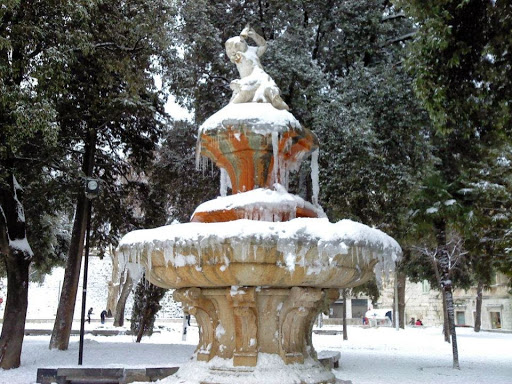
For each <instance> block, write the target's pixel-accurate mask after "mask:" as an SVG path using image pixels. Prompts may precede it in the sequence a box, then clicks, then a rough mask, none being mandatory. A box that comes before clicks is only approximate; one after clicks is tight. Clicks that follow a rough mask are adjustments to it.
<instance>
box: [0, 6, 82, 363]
mask: <svg viewBox="0 0 512 384" xmlns="http://www.w3.org/2000/svg"><path fill="white" fill-rule="evenodd" d="M76 11H77V7H76V5H75V4H74V3H73V2H68V1H46V2H33V1H23V0H21V1H7V2H3V3H2V6H1V9H0V95H1V96H0V213H1V214H0V258H1V260H2V263H3V264H4V266H5V272H6V275H7V279H8V287H7V301H6V306H5V311H4V323H3V327H2V334H1V336H0V351H2V352H1V353H0V368H3V369H9V368H16V367H18V366H19V365H20V354H21V347H22V342H23V336H24V327H25V317H26V312H27V297H28V279H29V268H30V266H31V265H33V266H34V267H36V268H40V269H41V270H43V271H45V270H48V269H49V268H50V267H51V266H52V265H53V264H54V263H55V262H57V263H58V262H62V253H63V252H64V251H65V248H66V247H67V245H66V243H67V241H68V235H67V234H66V225H65V224H64V225H59V224H58V223H59V222H61V223H63V221H61V220H60V219H59V216H60V213H61V212H66V209H67V207H68V200H67V199H66V197H65V195H63V194H62V193H61V192H62V190H61V188H60V187H59V186H60V181H61V180H63V179H65V178H66V176H65V175H63V174H62V173H61V170H60V169H59V167H58V166H57V164H56V163H55V162H54V161H53V158H54V157H53V156H54V155H55V154H56V153H59V147H58V146H57V145H56V144H57V135H58V125H57V121H56V108H55V104H54V103H53V100H52V98H51V96H52V95H53V94H55V93H58V92H61V91H62V88H63V86H64V84H65V80H66V78H65V75H63V68H64V66H65V65H66V63H67V61H68V60H69V57H70V51H69V48H70V35H69V34H68V32H69V28H68V26H67V25H66V24H65V22H64V19H65V16H67V15H69V14H73V13H74V12H76ZM48 79H52V80H51V82H50V81H48ZM43 196H47V198H43Z"/></svg>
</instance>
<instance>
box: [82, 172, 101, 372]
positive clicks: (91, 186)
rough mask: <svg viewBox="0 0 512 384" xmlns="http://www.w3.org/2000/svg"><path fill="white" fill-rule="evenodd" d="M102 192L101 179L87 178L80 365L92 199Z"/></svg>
mask: <svg viewBox="0 0 512 384" xmlns="http://www.w3.org/2000/svg"><path fill="white" fill-rule="evenodd" d="M99 193H100V180H99V179H92V178H86V179H85V197H86V199H87V200H86V204H87V229H86V232H85V256H84V280H83V284H82V316H81V318H80V343H79V347H78V365H82V360H83V355H84V328H85V308H86V305H85V304H86V299H87V273H88V269H89V234H90V232H91V211H92V199H94V198H95V197H97V196H98V195H99Z"/></svg>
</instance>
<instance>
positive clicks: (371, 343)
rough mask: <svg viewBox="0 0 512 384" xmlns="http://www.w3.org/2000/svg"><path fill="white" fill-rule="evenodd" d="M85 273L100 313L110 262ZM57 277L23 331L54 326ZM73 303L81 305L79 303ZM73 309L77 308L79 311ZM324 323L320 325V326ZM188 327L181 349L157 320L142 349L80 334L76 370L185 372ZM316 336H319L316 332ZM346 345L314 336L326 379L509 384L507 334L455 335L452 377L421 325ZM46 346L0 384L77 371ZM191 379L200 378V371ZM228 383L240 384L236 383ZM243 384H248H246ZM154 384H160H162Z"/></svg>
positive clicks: (93, 262)
mask: <svg viewBox="0 0 512 384" xmlns="http://www.w3.org/2000/svg"><path fill="white" fill-rule="evenodd" d="M89 272H90V275H89V284H88V303H91V304H90V305H88V306H94V308H95V309H96V308H98V309H99V308H101V304H100V303H102V302H104V300H106V291H107V289H106V286H107V278H108V276H109V274H110V261H109V260H108V259H107V258H105V259H103V260H100V259H99V258H96V257H92V258H91V259H90V263H89ZM62 275H63V270H62V269H61V268H58V269H56V270H55V271H54V273H52V274H51V275H49V276H48V277H47V281H45V283H44V284H41V285H39V284H34V283H31V285H30V288H29V316H28V317H29V319H31V320H29V322H28V323H27V326H26V328H27V329H51V327H52V326H53V321H51V322H45V323H44V322H43V323H41V321H44V319H53V317H54V316H55V311H56V305H57V301H58V296H57V293H58V287H59V282H60V281H61V280H60V279H61V278H62ZM1 285H2V284H0V287H1ZM232 291H233V292H237V294H241V292H243V290H240V289H238V288H237V287H232ZM3 294H4V293H2V295H3ZM78 296H79V297H78V300H80V296H81V295H78ZM4 297H5V296H4ZM89 299H90V301H89ZM4 305H5V302H4V304H2V305H1V306H0V309H1V310H3V306H4ZM77 306H78V307H79V305H78V303H77ZM168 307H169V305H168V304H164V308H162V311H166V310H168V309H169V308H168ZM96 312H97V313H99V310H98V311H96V310H95V313H96ZM127 313H129V312H128V311H127ZM2 314H3V311H1V312H0V315H2ZM98 317H99V315H98V314H96V315H95V316H93V322H92V323H91V324H87V323H86V324H85V327H86V331H90V330H93V329H107V330H108V329H119V328H114V327H113V326H112V323H111V322H112V320H111V319H107V323H106V324H105V325H101V324H99V322H97V319H98ZM75 318H76V312H75ZM40 319H43V320H40ZM326 321H327V320H324V323H325V322H326ZM191 324H192V326H191V327H189V328H188V331H187V335H186V336H187V337H186V340H184V341H183V340H182V327H183V326H182V320H181V319H160V320H157V322H156V328H157V330H158V331H159V332H160V333H155V334H153V336H151V337H144V338H143V339H142V342H141V343H135V336H131V335H118V336H108V337H107V336H93V335H91V334H86V335H85V344H84V365H83V366H84V367H96V368H112V367H125V368H146V367H175V366H185V365H186V364H187V363H188V362H189V361H190V358H191V356H193V353H194V350H195V348H196V346H197V344H198V342H199V332H198V328H197V326H196V324H195V322H194V321H192V323H191ZM0 326H1V325H0ZM79 326H80V325H79V323H78V322H75V323H74V329H77V330H78V329H79ZM124 329H126V328H124ZM315 329H318V328H316V327H315ZM322 329H324V330H331V331H334V330H336V331H341V330H342V327H341V326H335V325H324V327H323V328H322ZM219 331H220V329H219ZM348 338H349V340H348V341H343V339H342V335H341V334H338V335H320V334H313V345H314V347H315V349H316V351H317V352H319V353H320V352H321V351H333V352H339V353H340V354H341V359H340V368H338V369H335V370H333V372H334V374H335V375H336V377H338V378H339V379H341V380H350V381H352V383H353V384H384V383H396V384H406V383H407V384H409V383H415V384H431V383H439V382H442V383H443V384H481V383H493V384H510V382H511V377H512V364H511V361H512V349H510V345H512V333H494V332H479V333H475V332H473V330H472V329H471V328H457V342H458V347H459V359H460V364H461V370H454V369H452V356H451V345H450V344H447V343H445V342H444V340H443V335H442V329H441V328H440V327H429V326H428V324H427V325H426V326H424V327H407V328H406V329H405V330H399V331H396V330H395V329H394V328H391V327H378V328H364V327H361V326H349V327H348ZM49 341H50V336H49V335H46V336H25V339H24V344H23V351H22V355H21V366H20V368H17V369H12V370H6V371H3V370H0V384H28V383H34V382H35V380H36V373H37V368H52V367H54V368H55V367H75V368H76V367H78V365H77V361H78V336H71V340H70V345H69V349H68V350H67V351H58V350H49V349H48V345H49ZM273 359H275V356H268V355H262V356H261V358H260V359H259V367H260V370H259V371H258V372H257V374H258V376H256V377H257V378H260V379H261V378H262V377H264V376H259V375H260V374H261V375H265V374H269V372H272V366H273V365H272V360H273ZM212 364H217V365H224V366H229V364H230V360H222V359H216V361H215V362H213V363H212ZM200 365H201V364H200ZM205 365H206V363H203V364H202V366H203V367H204V366H205ZM290 368H291V369H293V368H297V366H294V365H291V366H290ZM297 369H298V368H297ZM195 373H196V374H198V373H199V374H202V375H205V374H206V373H205V372H204V370H203V371H200V372H197V371H196V372H195ZM296 374H297V370H295V371H294V372H290V377H293V375H296ZM253 380H254V379H253ZM245 382H246V380H245V378H244V383H245ZM259 382H260V383H261V382H265V381H261V380H260V381H259ZM269 382H270V381H269ZM283 382H284V380H283ZM231 383H232V384H239V383H240V381H234V382H233V381H232V382H231ZM231 383H230V384H231ZM249 383H250V382H249V381H247V384H249ZM160 384H165V380H164V381H161V382H160ZM185 384H186V381H185Z"/></svg>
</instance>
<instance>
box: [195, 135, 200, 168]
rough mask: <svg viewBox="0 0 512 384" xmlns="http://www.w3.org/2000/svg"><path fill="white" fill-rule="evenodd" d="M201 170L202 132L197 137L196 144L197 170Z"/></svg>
mask: <svg viewBox="0 0 512 384" xmlns="http://www.w3.org/2000/svg"><path fill="white" fill-rule="evenodd" d="M200 169H201V132H199V135H198V136H197V142H196V170H198V171H199V170H200Z"/></svg>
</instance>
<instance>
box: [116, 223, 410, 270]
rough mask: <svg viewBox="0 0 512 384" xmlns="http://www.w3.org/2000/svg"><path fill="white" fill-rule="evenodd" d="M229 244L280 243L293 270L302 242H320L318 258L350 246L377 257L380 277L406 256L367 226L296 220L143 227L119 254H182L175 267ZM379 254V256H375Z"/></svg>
mask: <svg viewBox="0 0 512 384" xmlns="http://www.w3.org/2000/svg"><path fill="white" fill-rule="evenodd" d="M227 242H230V243H231V244H241V243H245V244H250V243H251V242H253V243H257V244H276V246H277V247H278V249H279V250H280V251H282V252H283V253H286V258H287V259H288V258H290V260H289V262H288V260H287V262H286V267H287V268H288V269H290V271H293V270H294V264H295V262H294V260H295V259H296V257H294V255H296V252H297V250H298V249H297V246H298V244H299V243H302V244H304V243H306V244H307V243H309V244H312V243H313V244H316V247H317V249H318V253H319V257H323V256H328V257H329V258H331V257H334V256H335V255H336V254H346V253H347V252H348V247H361V248H362V249H363V251H364V250H367V251H370V250H371V251H373V252H362V253H361V257H363V259H365V260H366V261H367V262H369V261H370V259H371V258H377V259H378V262H379V263H378V266H376V268H375V273H376V275H377V279H378V280H380V276H381V274H382V273H384V274H387V273H388V272H389V271H391V270H394V266H395V262H396V261H397V260H398V259H399V257H400V256H401V253H402V249H401V248H400V245H399V244H398V243H397V242H396V240H395V239H393V238H392V237H390V236H388V235H387V234H385V233H384V232H382V231H380V230H378V229H375V228H370V227H369V226H367V225H364V224H361V223H357V222H355V221H352V220H348V219H344V220H341V221H338V222H337V223H330V222H329V220H328V219H327V218H296V219H292V220H290V221H285V222H268V221H257V220H248V219H240V220H233V221H228V222H220V223H184V224H171V225H167V226H163V227H159V228H154V229H140V230H136V231H133V232H130V233H128V234H126V235H125V236H124V237H123V238H122V239H121V241H120V243H119V250H120V251H121V252H122V253H123V254H125V255H126V256H129V255H131V256H132V257H131V258H133V259H138V258H139V256H140V253H141V252H143V251H144V250H146V251H149V252H151V251H152V250H153V249H162V250H164V253H166V252H167V251H170V252H171V253H172V254H174V255H176V256H179V257H178V258H177V260H175V262H174V263H173V264H176V265H175V266H176V267H179V266H182V267H183V266H186V265H194V264H196V263H197V262H198V260H197V258H196V257H194V256H192V255H190V256H188V257H185V256H184V255H181V253H182V251H187V253H189V252H190V249H191V248H196V249H198V250H199V251H200V250H201V249H203V248H207V247H211V246H213V247H215V246H219V245H221V244H224V243H227ZM373 253H374V254H373Z"/></svg>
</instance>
